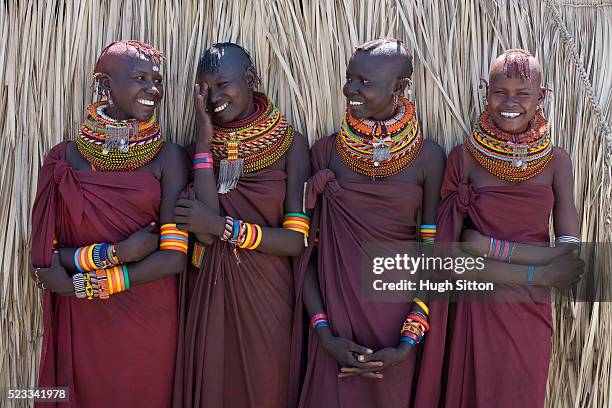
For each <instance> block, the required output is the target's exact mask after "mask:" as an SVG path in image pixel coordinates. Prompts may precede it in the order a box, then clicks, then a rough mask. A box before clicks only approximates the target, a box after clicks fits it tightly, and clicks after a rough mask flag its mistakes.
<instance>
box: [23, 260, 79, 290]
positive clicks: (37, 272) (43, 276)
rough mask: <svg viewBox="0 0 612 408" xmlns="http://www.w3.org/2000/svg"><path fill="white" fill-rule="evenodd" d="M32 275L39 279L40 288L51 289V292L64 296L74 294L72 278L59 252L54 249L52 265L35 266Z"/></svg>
mask: <svg viewBox="0 0 612 408" xmlns="http://www.w3.org/2000/svg"><path fill="white" fill-rule="evenodd" d="M32 275H33V276H34V278H35V279H36V278H37V279H36V280H37V282H36V286H38V288H39V289H49V290H50V291H51V292H55V293H58V294H60V295H64V296H72V295H74V285H73V284H72V278H71V277H70V276H69V275H68V273H67V272H66V269H64V267H63V266H62V264H61V263H60V259H59V252H58V251H53V255H52V256H51V266H50V267H48V268H33V272H32Z"/></svg>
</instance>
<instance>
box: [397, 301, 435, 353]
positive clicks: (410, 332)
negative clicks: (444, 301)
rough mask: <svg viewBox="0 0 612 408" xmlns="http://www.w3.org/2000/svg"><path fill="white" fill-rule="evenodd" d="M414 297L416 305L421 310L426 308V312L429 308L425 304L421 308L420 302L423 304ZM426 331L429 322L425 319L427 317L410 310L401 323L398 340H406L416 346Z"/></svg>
mask: <svg viewBox="0 0 612 408" xmlns="http://www.w3.org/2000/svg"><path fill="white" fill-rule="evenodd" d="M415 299H416V300H417V301H418V302H419V303H417V301H415V304H416V305H417V306H418V308H420V309H422V310H427V314H428V313H429V309H428V308H427V306H425V309H423V307H422V306H421V304H423V305H425V304H424V303H423V302H422V301H421V300H419V299H418V298H415ZM428 331H429V323H428V321H427V317H424V316H423V315H422V314H421V313H419V312H418V311H415V312H410V313H408V315H407V316H406V320H405V321H404V324H403V325H402V330H401V331H400V341H401V342H407V343H410V344H412V345H413V346H416V345H417V344H419V343H420V342H421V341H422V340H423V337H424V336H425V333H427V332H428Z"/></svg>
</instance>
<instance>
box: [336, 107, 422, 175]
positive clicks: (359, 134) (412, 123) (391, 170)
mask: <svg viewBox="0 0 612 408" xmlns="http://www.w3.org/2000/svg"><path fill="white" fill-rule="evenodd" d="M399 102H400V104H399V107H398V109H397V112H396V114H395V115H393V117H391V118H389V119H387V120H385V121H373V120H370V119H365V120H359V119H356V118H354V117H353V116H351V114H350V111H349V109H348V108H347V110H346V113H345V115H344V122H343V123H342V129H341V130H340V132H339V133H338V136H337V137H336V151H337V152H338V157H340V160H342V162H343V163H344V164H345V165H346V166H347V167H348V168H349V169H351V170H353V171H354V172H356V173H359V174H362V175H364V176H370V177H372V178H376V177H389V176H392V175H394V174H397V173H399V172H401V171H402V170H404V169H405V168H406V167H408V166H410V164H412V162H413V161H414V159H415V158H416V157H417V156H418V155H419V152H420V151H421V147H422V145H423V137H422V135H421V132H420V130H419V123H418V121H417V119H416V115H415V109H414V106H413V105H412V104H411V103H410V101H409V100H408V99H406V98H404V97H400V100H399Z"/></svg>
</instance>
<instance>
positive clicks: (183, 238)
mask: <svg viewBox="0 0 612 408" xmlns="http://www.w3.org/2000/svg"><path fill="white" fill-rule="evenodd" d="M188 243H189V239H188V235H187V232H186V231H181V230H180V229H178V228H176V224H163V225H162V226H161V228H160V237H159V250H160V251H178V252H182V253H184V254H187V245H188Z"/></svg>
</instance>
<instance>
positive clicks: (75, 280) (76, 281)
mask: <svg viewBox="0 0 612 408" xmlns="http://www.w3.org/2000/svg"><path fill="white" fill-rule="evenodd" d="M72 286H74V295H75V296H76V297H77V298H79V299H82V298H84V297H85V281H84V279H83V274H82V273H81V272H79V273H76V274H74V275H73V276H72Z"/></svg>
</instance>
